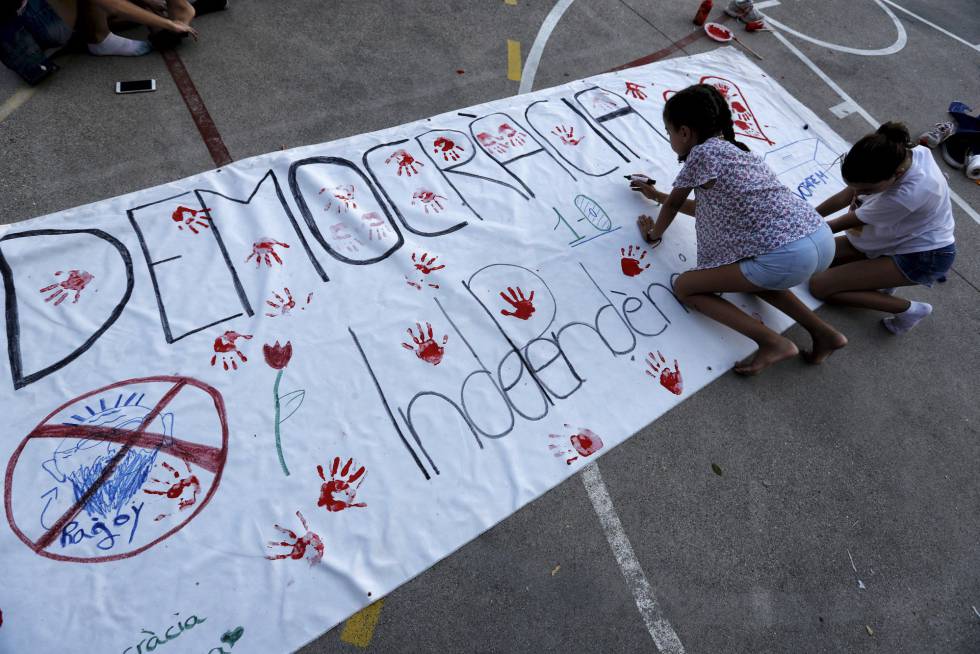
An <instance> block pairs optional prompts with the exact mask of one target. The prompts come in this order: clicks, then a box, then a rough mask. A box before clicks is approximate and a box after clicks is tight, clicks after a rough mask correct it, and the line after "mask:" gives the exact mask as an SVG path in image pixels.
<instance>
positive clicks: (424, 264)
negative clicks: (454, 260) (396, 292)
mask: <svg viewBox="0 0 980 654" xmlns="http://www.w3.org/2000/svg"><path fill="white" fill-rule="evenodd" d="M438 258H439V257H436V256H433V257H431V258H429V253H428V252H423V253H422V257H421V258H419V259H416V255H415V253H414V252H412V263H413V264H415V269H416V270H418V271H419V272H420V273H422V275H423V276H424V275H428V274H430V273H434V272H435V271H437V270H442V269H443V268H445V266H443V265H441V264H440V265H438V266H437V265H435V263H436V259H438ZM405 282H406V283H407V284H408V285H409V286H412V287H414V288H416V289H418V290H420V291H421V290H422V284H423V283H425V277H423V278H422V279H420V280H419V281H417V282H415V281H412V280H411V279H409V278H408V276H407V275H406V276H405ZM428 285H429V286H431V287H432V288H439V285H438V284H432V283H428Z"/></svg>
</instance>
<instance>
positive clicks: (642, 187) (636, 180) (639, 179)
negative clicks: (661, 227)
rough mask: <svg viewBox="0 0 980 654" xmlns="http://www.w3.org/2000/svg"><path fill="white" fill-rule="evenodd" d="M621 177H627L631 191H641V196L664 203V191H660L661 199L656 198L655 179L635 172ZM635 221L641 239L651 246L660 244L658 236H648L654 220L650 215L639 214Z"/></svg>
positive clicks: (665, 195) (665, 197)
mask: <svg viewBox="0 0 980 654" xmlns="http://www.w3.org/2000/svg"><path fill="white" fill-rule="evenodd" d="M623 177H625V178H626V179H628V180H629V181H630V190H631V191H636V192H638V193H641V194H642V195H643V197H645V198H647V199H648V200H653V201H654V202H656V203H657V204H661V205H662V204H663V203H664V201H665V200H666V199H667V194H666V193H662V194H661V195H663V196H664V197H663V198H662V199H659V198H657V194H658V193H659V191H657V189H656V186H655V184H656V183H657V180H655V179H650V178H649V177H647V176H646V175H636V174H634V175H623ZM637 223H638V224H639V225H640V231H641V232H642V233H643V240H645V241H646V242H647V243H649V244H650V245H652V246H653V247H657V246H658V245H660V243H661V239H660V238H655V239H652V240H651V239H650V238H649V237H648V235H649V233H650V231H651V230H652V229H653V226H654V224H655V221H654V220H653V218H651V217H650V216H646V215H643V216H640V218H639V220H638V221H637Z"/></svg>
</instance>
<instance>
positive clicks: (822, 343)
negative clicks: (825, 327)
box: [802, 329, 847, 365]
mask: <svg viewBox="0 0 980 654" xmlns="http://www.w3.org/2000/svg"><path fill="white" fill-rule="evenodd" d="M811 336H812V338H813V349H812V350H810V351H809V352H803V353H802V355H803V360H804V361H806V362H807V363H812V364H814V365H816V364H818V363H823V362H824V361H826V360H827V358H828V357H830V355H831V354H833V353H834V352H835V351H837V350H839V349H841V348H842V347H844V346H846V345H847V337H846V336H844V335H843V334H841V333H840V332H839V331H837V330H833V329H832V330H830V331H828V332H822V333H818V334H811Z"/></svg>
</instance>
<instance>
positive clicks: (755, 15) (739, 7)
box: [725, 0, 762, 23]
mask: <svg viewBox="0 0 980 654" xmlns="http://www.w3.org/2000/svg"><path fill="white" fill-rule="evenodd" d="M725 13H726V14H728V15H729V16H731V17H732V18H737V19H739V20H740V21H742V22H743V23H755V22H758V21H761V20H762V14H760V13H759V12H758V11H757V10H756V8H755V5H753V4H752V0H731V2H729V3H728V6H727V7H726V8H725Z"/></svg>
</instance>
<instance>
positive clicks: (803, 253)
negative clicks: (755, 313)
mask: <svg viewBox="0 0 980 654" xmlns="http://www.w3.org/2000/svg"><path fill="white" fill-rule="evenodd" d="M834 252H835V245H834V234H833V232H831V231H830V227H829V226H828V225H827V223H824V224H823V225H821V226H820V227H818V228H817V229H816V230H815V231H814V232H813V233H811V234H807V235H806V236H804V237H803V238H801V239H797V240H795V241H791V242H789V243H787V244H786V245H783V246H780V247H778V248H776V249H775V250H773V251H772V252H766V253H765V254H760V255H758V256H755V257H749V258H748V259H742V260H741V261H739V263H738V268H739V270H741V271H742V274H743V275H745V278H746V279H747V280H749V281H750V282H752V283H753V284H755V285H756V286H759V287H761V288H767V289H770V290H773V291H781V290H785V289H788V288H793V287H794V286H796V285H798V284H802V283H803V282H805V281H806V280H808V279H810V278H811V277H813V276H814V275H815V274H817V273H818V272H823V271H824V270H826V269H827V268H829V267H830V263H831V262H832V261H833V260H834Z"/></svg>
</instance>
